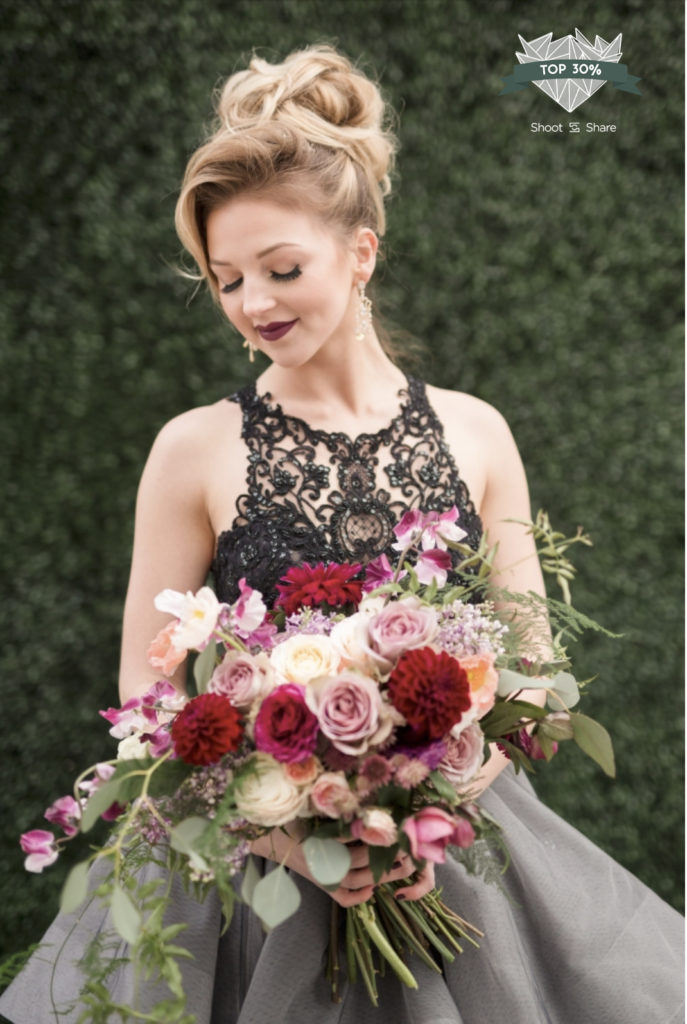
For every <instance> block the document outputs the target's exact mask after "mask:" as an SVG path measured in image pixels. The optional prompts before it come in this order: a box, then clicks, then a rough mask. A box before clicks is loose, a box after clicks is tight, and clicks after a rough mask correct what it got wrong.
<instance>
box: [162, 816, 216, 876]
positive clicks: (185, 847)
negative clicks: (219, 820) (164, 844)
mask: <svg viewBox="0 0 687 1024" xmlns="http://www.w3.org/2000/svg"><path fill="white" fill-rule="evenodd" d="M209 824H210V822H209V820H208V819H207V818H200V817H197V816H193V817H190V818H184V820H183V821H180V822H179V824H178V825H175V826H174V828H173V829H172V830H171V832H170V834H169V843H170V846H171V847H172V849H173V850H176V851H177V852H178V853H183V854H184V855H185V856H186V857H188V859H189V860H190V861H191V863H192V864H193V866H194V867H195V868H198V870H200V871H206V870H207V868H208V864H207V861H206V860H205V858H204V857H202V856H201V855H200V854H199V853H198V846H199V845H200V840H201V839H202V837H203V835H204V833H205V830H206V829H207V827H208V825H209Z"/></svg>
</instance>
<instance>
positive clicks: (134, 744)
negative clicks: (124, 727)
mask: <svg viewBox="0 0 687 1024" xmlns="http://www.w3.org/2000/svg"><path fill="white" fill-rule="evenodd" d="M144 757H150V747H149V746H148V743H147V742H146V741H145V740H142V739H141V738H140V736H136V735H133V736H125V738H124V739H123V740H121V742H120V743H119V745H118V746H117V760H118V761H137V760H139V759H140V758H144Z"/></svg>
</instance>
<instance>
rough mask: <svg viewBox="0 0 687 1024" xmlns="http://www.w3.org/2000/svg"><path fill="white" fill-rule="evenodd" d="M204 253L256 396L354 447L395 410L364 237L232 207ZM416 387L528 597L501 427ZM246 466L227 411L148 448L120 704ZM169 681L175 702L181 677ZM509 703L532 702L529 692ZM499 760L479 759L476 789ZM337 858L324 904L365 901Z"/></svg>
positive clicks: (293, 852)
mask: <svg viewBox="0 0 687 1024" xmlns="http://www.w3.org/2000/svg"><path fill="white" fill-rule="evenodd" d="M284 243H287V244H284ZM207 246H208V253H209V258H210V262H211V266H212V269H213V272H214V273H215V275H216V280H217V284H218V287H219V289H220V301H221V306H222V309H223V311H224V313H225V314H226V316H227V318H228V319H229V320H230V321H231V322H232V324H233V325H234V326H235V327H236V328H237V329H238V331H239V332H240V333H241V335H242V336H243V337H244V338H246V339H248V340H249V341H250V342H251V343H252V344H253V345H255V347H256V348H259V349H261V350H262V351H263V352H265V353H266V354H267V355H268V356H269V358H270V359H271V360H272V362H271V364H270V366H269V367H268V368H267V370H265V372H264V373H262V374H261V375H260V376H259V377H258V379H257V390H258V393H259V394H264V393H265V392H267V391H269V392H270V393H271V395H272V399H273V401H275V402H278V403H279V404H280V405H281V406H282V408H283V409H284V410H285V412H287V413H288V414H291V415H294V416H299V417H301V418H303V419H305V420H306V421H307V422H308V423H309V424H310V426H311V427H313V428H320V429H323V430H339V431H343V432H345V433H347V434H349V436H356V435H358V434H360V433H363V432H375V431H377V430H379V429H380V428H382V427H385V426H387V425H388V423H389V422H390V420H391V419H392V418H393V417H394V416H395V415H396V413H397V412H398V406H399V399H398V391H399V389H400V388H402V387H404V386H405V384H406V380H405V377H404V375H403V374H402V372H401V371H400V370H399V369H398V367H396V366H395V365H394V364H393V363H392V362H391V360H390V359H389V358H388V357H387V356H386V354H385V353H384V351H383V349H382V347H381V345H380V343H379V341H378V339H377V337H376V336H375V334H374V331H373V330H372V329H370V331H368V333H367V335H366V337H365V338H364V339H363V340H361V341H358V340H356V338H355V333H356V330H355V321H356V317H355V313H356V307H357V304H358V292H357V284H358V282H359V281H363V282H368V281H369V280H370V278H371V277H372V274H373V272H374V269H375V261H376V254H377V246H378V242H377V238H376V236H375V234H374V232H373V231H371V230H370V229H369V228H365V227H361V228H359V229H357V230H356V231H355V232H353V233H352V234H351V235H349V236H345V235H344V234H343V233H342V232H341V231H340V230H338V229H337V228H336V227H332V226H331V225H327V224H324V223H322V222H321V221H320V220H318V219H317V218H315V217H313V216H311V215H310V214H308V213H307V212H303V211H299V210H293V209H287V208H285V207H283V206H280V205H277V204H275V203H274V202H271V201H268V200H266V199H260V198H257V197H251V198H248V197H246V198H241V197H238V198H236V199H233V200H231V201H230V202H229V203H228V204H226V205H225V206H223V207H220V208H219V209H217V210H215V211H214V212H213V213H212V214H211V215H210V217H209V218H208V225H207ZM267 250H269V251H267ZM296 268H298V269H299V270H300V274H296ZM292 320H295V324H294V326H293V327H292V329H291V330H290V331H289V332H288V334H287V335H286V336H285V337H283V338H282V339H280V340H279V341H277V342H270V341H267V340H265V339H264V338H263V337H261V335H260V333H259V331H258V329H257V328H258V327H260V326H266V325H268V324H271V323H275V322H279V323H284V322H289V321H292ZM427 390H428V397H429V400H430V402H431V403H432V405H433V407H434V409H435V410H436V412H437V414H438V416H439V418H440V420H441V421H442V423H443V424H444V430H445V438H446V441H447V443H448V446H449V448H450V450H451V452H452V454H453V456H454V458H455V460H456V463H457V465H458V466H459V469H460V474H461V477H462V479H463V480H464V482H465V483H466V484H467V486H468V488H469V491H470V495H471V497H472V500H473V502H474V504H475V506H476V508H477V510H478V512H479V513H480V515H481V518H482V521H483V523H484V527H485V529H486V531H487V532H488V535H489V539H490V542H491V543H498V545H499V547H498V558H497V563H496V578H497V581H498V582H500V583H503V584H505V585H507V586H509V587H510V589H512V590H515V591H520V592H527V591H530V590H533V591H535V592H537V593H540V594H543V593H544V586H543V581H542V577H541V571H540V569H539V562H538V559H537V557H536V553H535V549H534V545H533V542H532V538H531V537H530V536H528V535H527V534H526V532H525V530H524V528H523V527H521V526H518V525H515V524H513V523H507V522H505V520H507V519H528V518H529V516H530V503H529V494H528V489H527V481H526V478H525V472H524V469H523V466H522V462H521V459H520V456H519V454H518V450H517V448H516V445H515V442H514V440H513V437H512V435H511V432H510V430H509V429H508V426H507V424H506V422H505V420H504V419H503V417H502V416H501V415H500V414H499V413H498V412H497V411H496V410H495V409H493V408H492V407H491V406H490V405H488V404H487V403H485V402H483V401H481V400H480V399H478V398H474V397H473V396H471V395H467V394H463V393H461V392H455V391H448V390H445V389H441V388H435V387H431V386H428V389H427ZM246 454H247V449H246V447H245V443H244V442H243V441H242V439H241V410H240V408H239V406H238V405H237V404H235V403H233V402H227V401H225V400H222V401H219V402H216V403H215V404H213V405H209V406H204V407H202V408H198V409H193V410H191V411H189V412H186V413H183V414H182V415H180V416H177V417H175V418H174V419H173V420H171V421H170V422H169V423H168V424H166V426H165V427H163V429H162V430H161V431H160V433H159V435H158V437H157V439H156V440H155V443H154V445H153V448H152V450H151V453H150V456H149V458H148V461H147V464H146V466H145V469H144V472H143V476H142V478H141V483H140V487H139V491H138V497H137V503H136V527H135V535H134V548H133V557H132V566H131V576H130V581H129V588H128V592H127V598H126V604H125V610H124V623H123V637H122V655H121V665H120V697H121V699H122V701H123V702H124V701H125V700H127V699H129V698H130V697H132V696H134V695H136V694H140V693H143V692H145V690H146V689H147V688H148V687H149V686H150V685H152V683H154V682H155V681H156V680H157V678H158V674H157V673H156V672H155V671H154V670H153V669H152V668H151V667H150V665H149V664H148V662H147V659H146V651H147V649H148V646H149V644H150V641H151V638H152V637H153V636H155V635H156V633H157V632H158V631H159V630H160V629H161V628H162V627H163V626H164V625H166V624H167V622H168V621H169V617H168V616H167V615H166V614H164V613H160V612H157V611H156V609H155V608H154V605H153V599H154V597H155V595H156V594H158V593H159V592H160V591H161V590H163V589H164V588H166V587H170V588H172V589H174V590H179V591H184V592H185V591H187V590H193V591H195V590H197V589H198V588H199V587H201V586H202V585H203V584H204V582H205V579H206V576H207V572H208V569H209V566H210V565H211V563H212V559H213V556H214V550H215V543H216V538H217V536H218V535H219V534H220V533H221V532H222V531H223V530H225V529H228V528H229V527H230V526H231V524H232V521H233V519H234V515H235V509H236V501H237V498H238V497H239V495H240V494H241V493H242V492H243V491H244V489H245V479H246V472H245V467H246ZM172 682H173V683H174V684H175V685H177V686H178V687H179V688H180V689H183V687H184V678H183V666H181V667H180V668H179V669H178V670H177V673H176V675H175V676H174V677H172ZM523 696H525V697H526V698H527V699H530V700H532V701H534V702H536V703H541V702H542V701H543V700H544V697H543V695H542V691H538V690H534V691H526V692H525V693H524V694H523ZM507 763H508V762H507V760H506V759H505V758H504V757H503V755H501V754H500V753H498V752H497V751H496V752H493V754H492V757H491V758H490V760H489V762H488V764H487V766H486V767H485V769H484V771H483V773H482V776H481V777H480V780H479V788H480V789H483V788H485V787H486V786H488V785H489V784H490V783H491V782H492V781H493V780H494V778H496V776H497V775H498V774H499V773H500V771H501V770H503V768H504V767H505V766H506V764H507ZM253 849H254V851H255V852H256V853H257V854H259V855H261V856H266V857H270V858H272V859H274V860H279V861H285V862H286V863H287V864H288V866H289V867H291V868H293V869H294V870H295V871H297V872H299V873H300V874H302V875H304V876H305V877H306V878H310V879H311V876H310V874H309V872H308V869H307V866H306V864H305V861H304V858H303V855H302V852H301V848H300V846H299V845H298V843H297V842H296V838H295V834H294V837H293V838H290V837H289V836H288V835H285V834H284V832H283V831H281V830H280V829H275V831H274V832H273V833H272V834H271V835H270V836H266V837H263V838H262V839H260V840H257V841H256V842H255V843H254V846H253ZM350 850H351V856H352V863H351V869H350V871H349V873H348V874H347V875H346V877H345V878H344V879H343V881H342V882H341V885H340V886H339V888H338V889H337V890H336V892H334V893H333V894H332V897H333V899H335V900H336V901H337V902H338V903H340V904H341V906H352V905H354V904H356V903H360V902H363V901H365V900H367V899H369V897H370V895H371V893H372V891H373V880H372V874H371V872H370V869H369V864H368V849H367V847H366V846H365V845H364V844H351V846H350ZM397 864H398V867H396V868H394V869H393V870H392V871H391V872H390V873H389V874H388V875H387V876H385V880H387V879H401V878H406V877H408V876H409V875H410V874H412V871H413V863H412V860H411V859H410V858H409V857H408V856H407V855H406V854H399V858H398V861H397ZM415 877H416V880H415V881H414V883H413V884H412V885H409V886H407V887H406V888H405V889H401V890H400V892H401V893H402V894H403V896H404V897H405V898H407V899H418V898H419V897H420V896H422V895H423V894H424V893H426V892H428V891H429V889H431V888H432V886H433V884H434V871H433V866H432V865H431V864H428V865H427V867H426V868H425V870H424V871H422V872H420V873H418V875H416V876H415ZM311 881H312V879H311ZM315 884H316V883H315Z"/></svg>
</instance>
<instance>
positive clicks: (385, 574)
mask: <svg viewBox="0 0 687 1024" xmlns="http://www.w3.org/2000/svg"><path fill="white" fill-rule="evenodd" d="M394 546H395V545H394ZM401 550H403V549H401ZM394 572H395V569H394V567H393V566H392V565H391V562H390V561H389V559H388V558H387V556H386V555H385V554H381V555H378V556H377V558H373V559H372V561H371V562H368V563H367V565H366V566H365V582H364V583H363V593H366V594H367V593H369V591H370V590H375V589H376V588H377V587H381V586H382V584H384V583H390V582H391V580H392V579H393V578H394ZM407 575H408V573H407V572H406V570H405V569H403V570H402V571H401V572H400V573H399V574H398V578H399V580H402V579H403V577H404V576H407Z"/></svg>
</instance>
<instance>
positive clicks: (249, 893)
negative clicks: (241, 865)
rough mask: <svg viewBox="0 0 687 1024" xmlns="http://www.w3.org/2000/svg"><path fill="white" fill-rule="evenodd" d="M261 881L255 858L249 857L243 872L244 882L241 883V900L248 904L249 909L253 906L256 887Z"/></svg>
mask: <svg viewBox="0 0 687 1024" xmlns="http://www.w3.org/2000/svg"><path fill="white" fill-rule="evenodd" d="M259 881H260V872H259V871H258V869H257V866H256V864H255V860H254V859H253V857H249V858H248V860H247V861H246V867H245V869H244V872H243V881H242V882H241V899H242V900H243V902H244V903H247V904H248V906H249V907H252V906H253V893H254V892H255V886H256V885H257V884H258V882H259Z"/></svg>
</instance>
